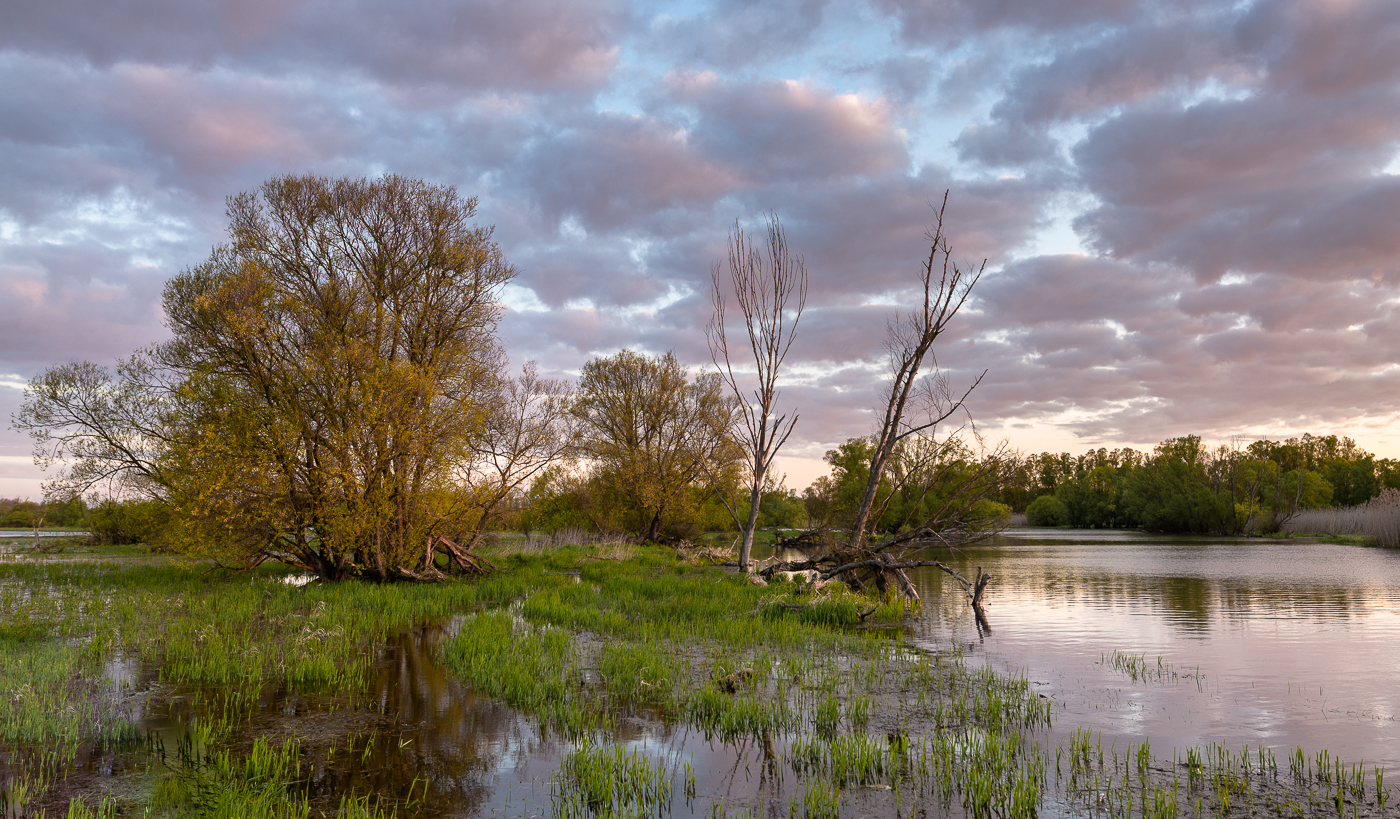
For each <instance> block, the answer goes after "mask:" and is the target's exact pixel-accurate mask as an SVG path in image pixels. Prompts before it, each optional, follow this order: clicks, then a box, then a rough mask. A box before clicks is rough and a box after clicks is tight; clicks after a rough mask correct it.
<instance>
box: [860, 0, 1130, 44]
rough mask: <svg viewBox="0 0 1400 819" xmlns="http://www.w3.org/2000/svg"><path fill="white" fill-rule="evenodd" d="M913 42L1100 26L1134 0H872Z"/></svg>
mask: <svg viewBox="0 0 1400 819" xmlns="http://www.w3.org/2000/svg"><path fill="white" fill-rule="evenodd" d="M876 5H877V7H878V8H879V9H880V10H881V11H883V12H884V13H886V14H888V15H890V16H892V17H894V18H895V19H896V20H898V21H899V24H900V33H901V34H902V35H903V37H904V38H905V39H907V40H910V41H913V42H947V41H953V42H956V41H958V40H960V39H961V38H962V37H965V36H968V35H971V34H974V33H977V32H981V31H985V30H988V29H999V28H1022V29H1028V30H1031V31H1036V32H1044V31H1059V30H1063V29H1074V28H1079V27H1086V26H1094V25H1101V24H1103V23H1105V22H1113V21H1117V20H1119V19H1121V18H1124V17H1126V16H1128V15H1129V14H1131V13H1132V12H1133V11H1134V10H1135V7H1137V6H1139V5H1147V4H1146V3H1141V2H1140V0H877V3H876Z"/></svg>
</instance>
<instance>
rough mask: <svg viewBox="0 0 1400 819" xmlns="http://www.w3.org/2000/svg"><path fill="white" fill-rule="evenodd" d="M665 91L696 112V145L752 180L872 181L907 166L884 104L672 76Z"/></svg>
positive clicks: (802, 89) (821, 91) (796, 87)
mask: <svg viewBox="0 0 1400 819" xmlns="http://www.w3.org/2000/svg"><path fill="white" fill-rule="evenodd" d="M669 85H670V87H671V90H672V96H673V97H674V98H675V99H676V100H677V101H679V102H681V103H683V104H685V105H688V106H691V107H693V109H694V110H695V111H696V113H697V114H698V121H697V122H696V123H695V125H694V127H693V129H692V138H693V139H694V142H695V144H696V146H697V147H698V148H699V149H700V150H702V151H704V152H705V153H706V154H707V155H708V156H711V157H714V158H715V159H716V160H718V161H722V162H724V163H725V164H727V165H729V166H730V167H733V168H734V169H735V170H736V171H738V172H739V173H742V174H743V176H744V178H745V179H746V180H748V181H750V182H756V183H772V182H777V181H788V180H801V181H802V182H804V183H807V182H810V181H816V180H820V179H824V178H827V177H830V176H857V175H876V174H883V173H888V172H891V171H895V170H901V169H903V168H904V167H905V166H907V164H908V162H909V155H908V152H907V151H906V149H905V146H904V142H903V139H902V138H901V137H900V135H899V133H898V130H897V128H896V127H895V125H894V122H893V117H892V111H891V110H890V109H889V107H888V106H887V105H886V104H885V103H884V102H883V101H882V100H878V99H877V100H868V99H862V98H860V97H858V96H856V95H854V94H845V95H837V94H833V93H832V92H831V91H829V90H827V89H825V88H819V87H812V86H810V85H807V84H805V83H800V82H796V81H786V82H773V81H769V82H757V83H732V82H725V81H723V80H720V79H718V78H717V77H715V76H714V75H712V74H675V75H673V76H672V77H671V78H670V82H669Z"/></svg>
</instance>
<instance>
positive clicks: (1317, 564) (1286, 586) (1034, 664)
mask: <svg viewBox="0 0 1400 819" xmlns="http://www.w3.org/2000/svg"><path fill="white" fill-rule="evenodd" d="M928 557H929V558H930V559H937V560H943V561H945V562H946V563H948V564H949V565H950V566H952V567H953V568H955V569H957V570H959V571H960V572H961V573H962V574H964V575H965V576H967V577H972V576H973V575H974V574H975V573H976V570H977V567H978V566H981V567H982V568H983V569H984V570H985V571H987V572H989V573H991V574H992V575H994V576H995V581H994V582H993V584H992V585H991V586H990V587H989V590H988V592H987V597H986V605H985V608H986V612H987V618H988V624H989V626H990V629H991V630H990V633H983V632H981V631H980V630H979V629H978V627H977V623H976V622H975V619H974V617H973V613H972V611H971V609H970V607H969V606H968V604H967V597H966V595H965V593H964V592H963V591H962V588H961V587H960V586H959V585H958V584H957V583H956V582H955V581H953V580H952V579H951V578H949V577H947V576H946V575H944V574H943V573H941V572H940V571H938V570H937V569H921V570H919V571H918V574H917V576H916V577H915V582H916V583H917V585H918V586H919V588H920V589H921V593H922V594H923V595H924V610H923V612H922V614H921V615H920V616H919V617H918V619H917V620H916V621H915V622H914V623H913V624H912V626H911V628H910V634H909V636H910V639H911V640H912V641H913V642H914V643H915V644H917V645H920V646H923V647H926V648H931V649H946V648H948V647H949V646H951V645H953V644H959V645H962V646H963V647H964V648H965V649H967V651H968V656H969V657H970V658H974V657H975V658H980V659H981V661H983V662H986V663H990V664H992V665H993V666H995V667H997V668H999V669H1001V670H1010V671H1016V670H1021V671H1024V672H1025V674H1026V675H1027V676H1028V677H1029V679H1030V680H1031V681H1032V682H1033V684H1034V685H1035V686H1036V688H1037V690H1039V691H1040V692H1041V693H1044V694H1045V695H1046V696H1048V697H1050V698H1052V699H1053V700H1054V701H1055V702H1056V703H1057V704H1058V705H1059V707H1058V708H1057V709H1056V710H1055V712H1054V716H1053V719H1054V723H1055V732H1054V733H1055V734H1057V735H1063V733H1064V732H1066V731H1069V730H1072V729H1074V728H1076V727H1080V726H1083V727H1088V728H1090V729H1092V730H1094V731H1095V732H1102V734H1103V740H1104V743H1103V744H1104V746H1105V747H1108V746H1109V745H1110V743H1111V742H1112V741H1114V740H1119V745H1120V747H1121V746H1122V745H1124V744H1125V743H1126V742H1128V741H1131V742H1141V741H1142V739H1143V738H1144V737H1146V738H1149V739H1150V740H1151V742H1152V749H1153V752H1154V753H1156V754H1158V755H1162V756H1165V757H1166V758H1171V755H1172V749H1173V748H1175V749H1178V750H1184V749H1185V748H1187V747H1191V746H1200V745H1203V744H1205V743H1207V742H1216V743H1220V744H1223V745H1226V746H1227V747H1229V748H1231V749H1233V750H1235V751H1238V750H1239V749H1240V747H1241V746H1242V745H1244V744H1248V745H1249V746H1250V747H1251V748H1253V747H1255V746H1258V745H1261V744H1262V745H1264V746H1266V747H1270V748H1273V749H1274V750H1275V751H1276V752H1278V755H1279V757H1280V758H1282V757H1283V756H1284V754H1285V753H1286V752H1288V751H1291V750H1292V749H1293V748H1294V747H1296V746H1300V745H1301V746H1303V748H1304V749H1305V750H1306V751H1308V752H1310V753H1311V752H1315V751H1317V750H1321V749H1324V748H1325V749H1329V750H1330V751H1332V752H1333V753H1334V754H1337V755H1340V756H1341V757H1342V758H1344V759H1346V760H1348V761H1351V762H1359V761H1362V760H1364V761H1366V762H1367V763H1378V762H1379V763H1383V764H1385V765H1386V766H1387V767H1389V768H1392V769H1393V768H1395V767H1400V722H1397V714H1400V551H1395V550H1385V549H1377V548H1368V547H1361V546H1342V545H1330V544H1321V543H1307V542H1300V541H1297V540H1293V541H1276V540H1260V539H1237V538H1222V539H1210V538H1195V537H1193V538H1184V537H1166V536H1160V535H1148V534H1143V533H1138V532H1121V531H1104V530H1097V531H1095V530H1087V531H1086V530H1036V529H1017V530H1011V531H1009V532H1007V533H1006V534H1005V535H1003V536H1002V537H998V538H996V539H994V540H992V541H990V542H987V543H984V544H979V545H978V546H976V547H973V548H968V549H963V550H960V551H958V552H952V553H950V552H947V551H937V552H930V553H929V554H928ZM1115 652H1118V654H1117V655H1116V656H1115ZM1159 660H1160V663H1159Z"/></svg>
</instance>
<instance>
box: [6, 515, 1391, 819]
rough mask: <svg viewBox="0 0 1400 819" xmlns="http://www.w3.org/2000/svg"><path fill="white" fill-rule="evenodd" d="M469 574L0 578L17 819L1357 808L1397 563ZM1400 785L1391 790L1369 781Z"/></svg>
mask: <svg viewBox="0 0 1400 819" xmlns="http://www.w3.org/2000/svg"><path fill="white" fill-rule="evenodd" d="M595 552H596V550H594V551H590V549H588V548H587V547H578V548H566V549H562V550H553V551H550V552H541V553H536V554H530V555H520V556H515V557H511V558H508V559H506V560H505V561H504V562H506V563H507V566H506V568H505V570H504V571H501V572H498V573H496V574H493V575H492V576H490V577H488V578H486V579H484V580H480V581H475V582H451V583H446V584H436V585H412V584H382V585H375V584H354V583H349V584H321V583H315V582H312V583H305V582H304V578H299V577H298V576H296V575H294V574H289V573H285V572H283V573H278V572H274V571H260V572H252V573H248V574H245V575H240V576H235V577H228V576H226V575H223V574H219V573H211V572H210V571H209V568H208V567H207V566H198V565H191V564H182V563H179V562H175V561H169V560H166V559H163V558H155V557H140V556H121V557H106V558H102V559H101V560H98V559H96V556H95V557H94V559H82V557H81V556H72V555H69V556H65V557H64V558H63V559H61V560H46V559H40V558H38V557H7V558H6V560H5V561H3V562H0V618H3V619H0V778H2V779H3V792H0V811H3V813H4V815H6V816H13V817H22V816H38V815H47V816H65V815H67V816H89V815H91V816H101V815H137V814H140V815H151V816H321V815H326V816H391V815H393V816H461V817H474V816H482V817H485V816H499V817H517V816H518V817H592V816H635V817H643V816H710V817H719V816H758V815H764V816H779V815H785V816H789V817H798V816H803V817H836V816H905V815H919V816H924V815H939V816H941V815H950V816H969V817H976V818H977V819H981V817H988V819H990V817H1005V818H1006V819H1011V817H1018V818H1019V817H1034V816H1095V817H1099V816H1102V817H1106V819H1116V818H1118V817H1121V819H1127V818H1128V817H1138V816H1141V817H1143V819H1168V817H1176V816H1182V817H1191V816H1196V817H1201V816H1206V815H1209V816H1217V817H1236V816H1238V817H1243V816H1254V815H1259V816H1280V817H1285V816H1298V817H1302V816H1338V817H1339V819H1344V817H1347V816H1351V817H1360V816H1381V815H1384V814H1385V813H1387V812H1390V811H1391V810H1393V806H1392V805H1391V804H1390V803H1389V800H1390V795H1389V794H1390V790H1391V787H1392V785H1393V783H1394V777H1395V774H1393V773H1391V772H1392V771H1394V770H1396V768H1397V766H1400V742H1397V731H1396V721H1395V712H1396V705H1397V703H1396V699H1397V693H1396V692H1397V691H1400V685H1397V683H1400V678H1397V675H1400V663H1396V662H1395V661H1394V659H1393V650H1394V646H1396V645H1397V642H1396V637H1397V636H1400V631H1397V629H1398V628H1400V605H1398V604H1400V582H1397V580H1398V579H1400V554H1396V553H1394V552H1388V551H1384V550H1376V549H1368V548H1364V547H1357V546H1335V545H1327V544H1315V543H1299V542H1296V541H1294V542H1289V541H1281V542H1280V541H1258V540H1255V541H1236V540H1222V541H1209V540H1200V539H1191V540H1185V539H1164V538H1152V537H1148V536H1144V535H1141V534H1137V533H1107V532H1070V531H1058V530H1055V531H1048V532H1047V531H1034V530H1025V531H1014V532H1011V533H1008V535H1007V536H1003V537H1002V538H998V539H997V540H995V541H992V542H989V543H986V544H982V545H979V546H978V547H976V548H973V549H964V550H961V551H958V552H955V553H949V552H946V551H945V552H939V553H937V554H935V555H931V556H935V557H936V558H937V559H940V560H945V561H947V562H948V563H949V564H950V565H952V566H954V567H955V568H958V569H959V570H960V571H963V572H964V573H965V574H967V573H975V571H976V568H977V567H978V566H981V567H982V568H983V569H984V570H986V571H988V572H990V573H991V574H993V575H994V576H995V578H996V580H995V582H994V585H993V586H992V587H991V590H990V591H989V593H988V598H987V607H986V610H987V621H986V623H984V624H979V623H978V622H977V621H976V619H975V618H974V617H973V613H972V610H971V609H970V607H969V606H968V605H967V598H966V596H965V595H964V594H963V592H962V590H961V589H960V588H959V587H958V586H957V585H956V584H955V583H953V582H952V581H951V580H949V579H948V578H947V577H946V576H945V575H943V574H941V573H939V572H937V571H936V570H932V571H929V572H926V573H920V574H917V575H916V576H915V578H914V579H915V581H916V583H917V584H918V586H919V589H920V592H921V594H922V595H923V598H924V599H923V605H922V606H921V607H920V608H919V609H916V610H906V609H905V607H904V605H903V604H902V603H900V602H897V601H888V602H886V603H885V604H883V605H880V606H878V607H876V606H873V605H871V604H870V603H868V602H867V601H866V600H865V599H864V598H858V597H856V596H854V595H849V594H845V593H842V592H839V591H828V592H825V593H821V594H819V595H817V596H816V597H815V598H814V597H813V596H812V595H810V594H802V593H800V590H799V589H798V587H797V586H795V585H794V584H789V583H777V584H774V585H772V586H770V587H766V588H760V587H756V586H752V585H749V584H746V583H744V582H742V580H741V579H740V578H738V577H736V576H735V575H734V574H733V572H732V571H730V570H725V569H723V568H722V567H713V566H704V565H695V564H693V563H689V562H685V561H682V560H679V559H678V558H677V557H676V556H675V555H674V554H672V553H670V552H669V551H667V550H663V549H651V548H645V549H643V548H638V549H634V550H631V554H630V555H629V554H623V553H611V554H599V553H595ZM1388 780H1389V781H1388Z"/></svg>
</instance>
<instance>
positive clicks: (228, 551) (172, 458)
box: [19, 176, 513, 578]
mask: <svg viewBox="0 0 1400 819" xmlns="http://www.w3.org/2000/svg"><path fill="white" fill-rule="evenodd" d="M475 210H476V200H475V199H464V198H462V197H460V196H459V195H458V194H457V192H456V191H455V190H454V189H453V188H451V187H445V186H435V185H429V184H427V183H424V182H421V181H417V180H410V179H403V178H400V177H393V176H389V177H383V178H380V179H375V180H349V179H341V180H328V179H322V178H315V177H283V178H279V179H274V180H272V181H270V182H268V183H266V184H265V185H263V186H262V188H261V189H260V190H259V191H258V192H257V193H246V194H242V195H239V196H236V197H233V198H231V199H230V200H229V206H228V215H229V236H230V241H229V243H228V244H226V245H222V246H219V247H217V248H215V249H214V251H213V253H212V254H211V256H210V257H209V259H208V260H207V261H205V262H204V263H203V264H200V265H198V266H196V267H193V268H191V269H189V270H186V271H184V272H182V273H181V274H179V275H178V276H176V277H174V278H173V279H171V280H170V282H168V283H167V285H166V288H165V295H164V307H165V313H166V315H167V317H168V323H169V328H170V330H171V333H172V338H171V339H170V340H169V341H168V342H166V343H164V344H161V345H159V346H157V347H155V348H154V349H152V350H150V351H148V352H147V353H145V354H144V355H143V356H141V357H140V358H141V359H142V363H141V364H140V366H135V365H133V366H128V367H126V368H125V370H124V372H126V373H132V374H135V375H136V376H137V377H138V378H139V377H140V376H141V374H142V373H147V374H150V375H151V376H152V377H148V378H147V379H146V381H145V383H143V384H142V385H141V388H140V389H133V388H130V387H128V388H126V392H125V393H121V389H122V384H121V383H118V384H115V385H112V386H111V387H107V388H104V387H103V386H102V384H100V383H97V382H96V381H93V379H95V378H96V377H97V376H96V375H95V372H96V369H95V368H87V369H84V368H82V367H78V368H74V367H72V366H71V365H70V366H69V367H68V368H67V369H65V368H55V370H53V371H51V372H50V373H46V374H45V375H44V376H41V377H40V378H39V379H36V380H35V382H34V384H33V385H31V392H30V395H29V397H28V400H27V402H26V407H25V410H24V411H23V412H22V414H21V418H20V419H19V420H20V421H21V422H23V423H24V424H27V426H28V428H30V429H31V430H32V431H34V432H35V433H36V438H37V439H39V441H40V442H41V444H42V443H44V442H45V441H48V442H50V447H51V449H50V452H49V454H63V453H62V452H58V451H57V450H56V449H55V447H56V446H57V444H58V443H61V442H63V441H66V442H67V443H66V447H67V450H68V453H69V454H70V455H71V454H72V453H77V454H78V455H79V457H78V458H76V459H75V460H73V465H72V467H70V469H69V473H68V476H69V477H70V478H72V477H74V476H89V477H90V476H93V475H107V476H111V475H113V474H118V473H123V472H125V473H127V474H129V475H133V476H135V477H136V478H137V479H138V483H140V484H141V485H143V486H145V487H146V488H147V489H148V491H150V492H151V493H152V494H157V495H159V496H160V497H162V498H163V499H164V500H165V501H166V502H168V503H169V504H170V506H171V508H172V511H173V512H174V519H175V520H176V522H177V526H176V530H175V537H176V538H177V539H178V540H179V541H180V542H181V545H182V546H183V547H184V550H186V551H190V552H194V553H204V554H208V555H210V556H213V557H215V558H218V559H221V560H226V561H230V562H233V561H238V562H249V561H258V560H260V559H263V558H266V557H276V558H279V559H283V560H286V561H288V562H291V563H294V564H299V565H303V566H305V567H306V568H308V569H310V570H312V571H314V572H316V573H317V574H318V575H320V576H322V577H326V578H342V577H348V576H370V577H377V578H385V577H392V576H397V575H408V576H415V575H421V573H422V572H424V571H425V570H427V571H431V570H432V562H433V544H435V543H437V542H438V541H437V538H438V536H440V535H449V534H455V533H456V532H458V531H461V530H462V527H463V521H465V520H466V519H467V517H468V516H469V515H470V514H471V511H472V510H471V509H470V508H468V507H469V506H470V503H471V501H470V500H469V498H470V493H468V492H465V491H464V490H463V489H462V483H461V479H462V477H463V475H464V469H465V467H466V465H467V464H469V463H470V462H471V459H472V458H473V444H474V443H475V442H476V441H477V440H478V439H479V438H480V437H481V436H482V434H483V431H484V429H485V427H486V424H487V420H488V419H487V415H488V412H489V409H490V407H491V406H492V404H493V396H495V395H496V394H497V392H498V390H499V386H500V379H501V371H502V363H503V358H504V356H503V354H502V352H501V350H500V347H499V344H498V343H497V340H496V332H495V330H496V322H497V319H498V316H499V309H498V307H497V304H496V301H495V296H496V293H497V292H498V291H499V289H500V287H501V286H502V285H503V284H505V283H506V282H507V281H508V280H509V279H510V277H511V276H512V273H513V271H512V269H511V268H510V266H509V265H508V264H507V263H506V262H505V260H504V258H503V257H502V254H501V251H500V249H499V247H498V246H497V245H496V244H495V243H494V242H493V241H492V240H491V230H490V228H484V227H477V226H474V225H473V224H472V223H471V220H472V218H473V217H474V215H475ZM64 373H69V374H70V375H71V374H76V375H79V376H81V375H82V374H83V373H86V374H87V377H88V379H89V382H91V383H81V379H79V380H77V381H75V380H74V379H73V378H71V377H70V378H68V379H67V380H65V378H64V377H63V376H64ZM156 374H158V377H155V376H156ZM46 378H47V379H48V380H47V381H46V380H45V379H46ZM157 382H158V383H157ZM153 384H154V385H155V386H153ZM104 389H105V390H106V392H105V393H104ZM85 395H86V396H88V397H89V398H90V397H91V396H98V397H102V396H104V395H105V396H107V397H105V398H103V399H102V400H106V401H107V402H108V405H110V404H111V402H112V399H111V398H110V396H112V395H128V396H130V397H131V399H129V400H134V399H140V400H145V401H151V400H159V401H160V404H161V406H160V410H159V412H158V420H156V421H152V420H150V419H151V415H152V413H151V411H149V410H144V411H142V412H141V413H135V412H132V411H128V412H126V413H125V415H128V416H129V415H133V414H136V415H139V416H140V417H141V418H142V419H145V420H146V425H145V428H143V429H142V430H138V431H136V432H135V433H131V432H129V431H128V432H124V431H123V430H120V429H115V430H114V429H111V428H109V429H103V428H102V427H103V420H104V419H102V418H95V419H94V418H93V417H91V414H90V413H89V414H86V415H85V414H84V413H82V412H81V411H77V410H81V406H79V405H78V404H75V403H74V399H75V398H77V399H81V398H82V397H83V396H85ZM157 397H158V398H157ZM79 403H81V402H79ZM88 403H91V401H90V400H89V401H88ZM122 418H123V414H122V413H111V414H110V415H109V417H108V418H107V419H105V420H107V421H109V422H111V423H109V424H108V427H112V426H113V425H118V426H119V425H120V423H121V422H122ZM46 435H47V438H46V437H45V436H46ZM113 441H115V442H119V443H120V442H122V441H137V442H139V447H133V446H127V447H121V446H112V445H109V443H104V442H113ZM130 451H136V452H139V453H140V454H141V455H142V457H141V458H139V459H135V460H132V459H130V458H129V457H128V456H129V454H130ZM124 458H125V459H128V460H129V461H130V463H123V459H124ZM84 459H86V460H88V461H90V463H86V464H85V463H83V461H84ZM94 459H97V460H96V462H93V461H94ZM102 459H107V462H106V463H103V462H102Z"/></svg>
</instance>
